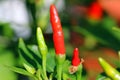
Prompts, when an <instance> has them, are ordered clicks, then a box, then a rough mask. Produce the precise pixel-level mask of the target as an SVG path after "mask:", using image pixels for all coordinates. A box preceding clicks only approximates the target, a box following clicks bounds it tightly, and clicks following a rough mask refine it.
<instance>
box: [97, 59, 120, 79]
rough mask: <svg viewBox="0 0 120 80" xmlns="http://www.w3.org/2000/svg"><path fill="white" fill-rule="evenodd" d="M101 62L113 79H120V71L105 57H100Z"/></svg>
mask: <svg viewBox="0 0 120 80" xmlns="http://www.w3.org/2000/svg"><path fill="white" fill-rule="evenodd" d="M99 62H100V64H101V66H102V68H103V70H104V71H105V73H106V75H107V76H109V77H110V78H111V79H112V80H120V73H119V72H118V71H117V70H116V69H115V68H113V67H112V66H110V65H109V64H108V63H107V62H106V61H105V60H104V59H102V58H99Z"/></svg>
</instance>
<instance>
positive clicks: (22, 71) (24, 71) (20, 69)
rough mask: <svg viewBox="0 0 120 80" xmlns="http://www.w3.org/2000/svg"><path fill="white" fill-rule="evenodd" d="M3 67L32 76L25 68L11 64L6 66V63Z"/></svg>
mask: <svg viewBox="0 0 120 80" xmlns="http://www.w3.org/2000/svg"><path fill="white" fill-rule="evenodd" d="M5 67H6V68H8V69H9V70H11V71H14V72H16V73H19V74H22V75H26V76H30V77H33V75H32V74H31V73H29V72H27V71H26V70H25V69H22V68H17V67H13V66H6V65H5Z"/></svg>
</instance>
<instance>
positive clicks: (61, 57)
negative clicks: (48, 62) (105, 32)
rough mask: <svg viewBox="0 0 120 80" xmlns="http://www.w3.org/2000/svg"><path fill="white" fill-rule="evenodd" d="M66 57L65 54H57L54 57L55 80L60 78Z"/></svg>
mask: <svg viewBox="0 0 120 80" xmlns="http://www.w3.org/2000/svg"><path fill="white" fill-rule="evenodd" d="M65 58H66V55H65V54H58V55H56V63H57V80H61V77H62V67H63V63H64V61H65Z"/></svg>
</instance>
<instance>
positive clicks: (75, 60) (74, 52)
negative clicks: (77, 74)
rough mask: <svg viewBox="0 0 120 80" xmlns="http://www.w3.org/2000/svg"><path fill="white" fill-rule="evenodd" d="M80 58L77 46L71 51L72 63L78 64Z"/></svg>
mask: <svg viewBox="0 0 120 80" xmlns="http://www.w3.org/2000/svg"><path fill="white" fill-rule="evenodd" d="M80 62H81V60H80V58H79V50H78V48H75V49H74V51H73V58H72V65H73V66H78V65H79V64H80Z"/></svg>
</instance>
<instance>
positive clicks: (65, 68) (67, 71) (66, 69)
mask: <svg viewBox="0 0 120 80" xmlns="http://www.w3.org/2000/svg"><path fill="white" fill-rule="evenodd" d="M70 66H71V62H70V61H69V60H66V61H65V62H64V64H63V71H64V72H65V73H69V67H70Z"/></svg>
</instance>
